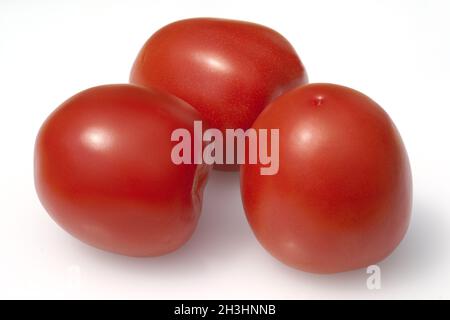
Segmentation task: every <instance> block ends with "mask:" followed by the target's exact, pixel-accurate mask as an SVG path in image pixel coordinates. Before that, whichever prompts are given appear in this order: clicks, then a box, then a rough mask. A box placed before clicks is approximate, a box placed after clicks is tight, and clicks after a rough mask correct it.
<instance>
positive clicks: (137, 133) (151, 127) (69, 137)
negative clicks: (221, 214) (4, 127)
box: [35, 85, 208, 256]
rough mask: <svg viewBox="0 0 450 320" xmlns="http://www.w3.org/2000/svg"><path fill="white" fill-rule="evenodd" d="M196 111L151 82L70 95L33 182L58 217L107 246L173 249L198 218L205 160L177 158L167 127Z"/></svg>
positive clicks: (43, 145)
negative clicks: (188, 161) (191, 161)
mask: <svg viewBox="0 0 450 320" xmlns="http://www.w3.org/2000/svg"><path fill="white" fill-rule="evenodd" d="M199 118H200V116H199V114H198V112H197V111H196V110H195V109H194V108H192V107H191V106H189V105H188V104H187V103H185V102H184V101H181V100H180V99H178V98H176V97H173V96H170V95H168V94H166V93H162V92H159V91H156V90H153V89H148V90H147V89H144V88H140V87H136V86H132V85H106V86H100V87H95V88H91V89H88V90H86V91H83V92H81V93H79V94H77V95H75V96H73V97H72V98H70V99H69V100H67V101H66V102H64V103H63V104H62V105H61V106H60V107H59V108H58V109H57V110H56V111H54V112H53V113H52V114H51V115H50V117H49V118H48V119H47V120H46V121H45V123H44V124H43V126H42V128H41V130H40V132H39V134H38V137H37V140H36V146H35V184H36V189H37V192H38V195H39V198H40V200H41V202H42V203H43V205H44V207H45V208H46V209H47V211H48V212H49V213H50V215H51V216H52V217H53V219H54V220H55V221H56V222H57V223H58V224H59V225H61V226H62V227H63V228H64V229H65V230H67V231H68V232H70V233H71V234H72V235H74V236H76V237H77V238H79V239H81V240H83V241H84V242H86V243H89V244H91V245H93V246H96V247H98V248H101V249H106V250H109V251H113V252H117V253H121V254H125V255H131V256H154V255H161V254H164V253H167V252H170V251H173V250H175V249H177V248H178V247H180V246H181V245H182V244H183V243H185V242H186V241H187V240H188V239H189V238H190V236H191V234H192V233H193V231H194V229H195V226H196V224H197V220H198V218H199V214H200V209H201V203H202V190H203V186H204V184H205V181H206V179H207V175H208V167H207V166H205V165H194V164H192V165H175V164H173V163H172V161H171V158H170V155H171V148H172V146H173V142H171V133H172V131H173V130H174V129H176V128H186V129H187V130H189V131H190V132H192V130H193V129H192V126H193V121H194V120H198V119H199Z"/></svg>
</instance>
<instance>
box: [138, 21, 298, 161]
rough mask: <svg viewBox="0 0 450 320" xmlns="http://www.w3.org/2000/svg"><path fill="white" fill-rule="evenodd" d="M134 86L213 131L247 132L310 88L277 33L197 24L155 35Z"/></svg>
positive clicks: (249, 26) (240, 25)
mask: <svg viewBox="0 0 450 320" xmlns="http://www.w3.org/2000/svg"><path fill="white" fill-rule="evenodd" d="M130 82H131V83H134V84H139V85H143V86H154V87H157V88H160V89H163V90H166V91H168V92H170V93H172V94H174V95H176V96H178V97H179V98H181V99H183V100H185V101H187V102H188V103H189V104H191V105H192V106H193V107H194V108H196V109H197V110H199V111H200V113H201V115H202V117H203V119H204V120H205V121H207V122H208V123H209V125H210V126H211V127H214V128H218V129H221V130H224V129H226V128H233V129H234V128H242V129H247V128H249V127H250V126H251V125H252V123H253V122H254V120H255V119H256V117H257V116H258V114H259V113H260V112H261V111H262V110H263V109H264V108H265V107H266V106H267V104H268V103H269V102H271V101H272V100H273V99H274V98H276V97H277V96H278V95H280V94H282V93H283V92H285V91H287V90H289V89H291V88H293V87H295V86H297V85H300V84H304V83H306V82H307V74H306V71H305V68H304V66H303V64H302V62H301V61H300V59H299V57H298V55H297V54H296V52H295V50H294V49H293V47H292V46H291V45H290V43H289V42H288V41H287V40H286V39H285V38H284V37H283V36H281V35H280V34H279V33H277V32H275V31H274V30H272V29H269V28H267V27H264V26H261V25H258V24H254V23H249V22H243V21H234V20H225V19H212V18H196V19H188V20H181V21H177V22H174V23H172V24H169V25H167V26H165V27H163V28H162V29H160V30H159V31H157V32H156V33H155V34H154V35H153V36H152V37H151V38H150V39H149V40H148V41H147V42H146V43H145V45H144V46H143V48H142V49H141V51H140V53H139V55H138V57H137V58H136V61H135V63H134V65H133V68H132V71H131V75H130ZM219 167H220V166H219ZM224 167H226V166H224ZM224 169H227V168H224Z"/></svg>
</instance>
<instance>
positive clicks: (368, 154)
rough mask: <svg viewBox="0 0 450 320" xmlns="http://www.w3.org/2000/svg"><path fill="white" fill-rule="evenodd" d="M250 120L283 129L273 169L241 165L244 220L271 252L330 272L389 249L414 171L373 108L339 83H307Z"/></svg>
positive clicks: (405, 216)
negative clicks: (265, 173) (272, 172)
mask: <svg viewBox="0 0 450 320" xmlns="http://www.w3.org/2000/svg"><path fill="white" fill-rule="evenodd" d="M253 127H254V128H256V129H258V128H279V130H280V138H279V139H280V154H279V157H280V158H279V159H280V161H279V172H278V174H276V175H272V176H263V175H260V170H259V169H260V167H261V165H243V166H242V168H241V170H242V171H241V188H242V189H241V191H242V197H243V202H244V208H245V211H246V214H247V218H248V221H249V223H250V225H251V227H252V229H253V231H254V233H255V234H256V237H257V238H258V240H259V241H260V242H261V244H262V245H263V246H264V247H265V248H266V249H267V250H268V251H269V252H270V253H271V254H272V255H273V256H275V257H276V258H278V259H279V260H281V261H282V262H284V263H286V264H288V265H290V266H293V267H295V268H299V269H302V270H305V271H309V272H317V273H334V272H341V271H347V270H351V269H356V268H361V267H365V266H368V265H371V264H374V263H376V262H378V261H380V260H382V259H383V258H384V257H386V256H387V255H389V254H390V253H391V252H392V251H393V250H394V249H395V247H396V246H397V245H398V244H399V242H400V241H401V239H402V238H403V236H404V234H405V232H406V230H407V227H408V224H409V219H410V212H411V198H412V186H411V171H410V166H409V161H408V156H407V153H406V150H405V148H404V146H403V143H402V140H401V137H400V135H399V133H398V132H397V130H396V128H395V126H394V124H393V123H392V121H391V120H390V118H389V116H388V115H387V114H386V113H385V112H384V111H383V109H382V108H381V107H380V106H379V105H377V104H376V103H375V102H374V101H372V100H371V99H370V98H368V97H367V96H365V95H363V94H362V93H360V92H358V91H355V90H352V89H349V88H346V87H342V86H338V85H332V84H310V85H306V86H303V87H300V88H297V89H294V90H292V91H290V92H288V93H286V94H285V95H283V96H281V97H279V98H278V99H277V100H276V101H274V102H273V103H272V104H271V105H269V106H268V107H267V108H266V109H265V110H264V111H263V112H262V113H261V115H260V116H259V117H258V119H257V120H256V122H255V123H254V125H253Z"/></svg>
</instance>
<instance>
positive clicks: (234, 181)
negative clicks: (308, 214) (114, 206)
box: [0, 0, 450, 299]
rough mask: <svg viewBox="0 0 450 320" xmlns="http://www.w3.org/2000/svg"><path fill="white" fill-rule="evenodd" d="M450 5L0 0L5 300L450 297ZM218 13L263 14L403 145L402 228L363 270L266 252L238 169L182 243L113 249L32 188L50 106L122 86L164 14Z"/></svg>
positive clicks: (217, 177) (217, 185)
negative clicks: (154, 251) (407, 200)
mask: <svg viewBox="0 0 450 320" xmlns="http://www.w3.org/2000/svg"><path fill="white" fill-rule="evenodd" d="M449 4H450V2H449V1H445V0H443V1H427V0H423V1H343V0H340V1H290V2H288V1H280V0H277V1H261V0H259V1H243V0H238V1H231V0H228V1H221V2H214V1H210V0H209V1H178V2H175V1H167V0H164V1H129V0H128V1H123V2H119V1H73V2H69V1H17V0H14V1H13V0H6V1H5V0H0V143H1V144H0V161H1V165H0V199H1V200H0V214H1V217H0V298H150V299H152V298H153V299H154V298H160V299H166V298H180V299H187V298H192V299H196V298H235V299H240V298H250V299H257V298H273V299H284V298H286V299H303V298H358V299H359V298H360V299H365V298H374V299H380V298H447V299H448V298H450V192H449V190H450V185H449V181H450V170H449V165H450V151H449V148H450V144H449V142H448V138H449V137H450V125H449V117H450V103H449V98H448V96H449V91H450V23H449V21H450V19H449V15H450V5H449ZM197 16H214V17H225V18H234V19H242V20H250V21H254V22H258V23H261V24H265V25H267V26H270V27H272V28H274V29H276V30H278V31H279V32H280V33H282V34H283V35H285V36H286V37H287V38H288V39H289V40H290V41H291V43H292V44H293V45H294V46H295V47H296V49H297V50H298V53H299V54H300V56H301V58H302V60H303V62H304V64H305V66H306V68H307V70H308V73H309V76H310V80H311V82H334V83H338V84H343V85H346V86H350V87H353V88H355V89H358V90H360V91H362V92H364V93H366V94H367V95H369V96H371V97H372V98H373V99H375V100H376V101H377V102H378V103H379V104H380V105H382V106H383V107H384V108H385V110H386V111H387V112H388V113H389V114H390V115H391V117H392V119H393V120H394V121H395V123H396V124H397V126H398V128H399V130H400V132H401V134H402V136H403V139H404V142H405V144H406V146H407V149H408V151H409V156H410V159H411V164H412V169H413V176H414V208H413V217H412V222H411V226H410V229H409V232H408V234H407V236H406V238H405V239H404V241H403V242H402V244H401V245H400V246H399V247H398V248H397V250H396V251H395V252H394V254H392V255H391V256H390V257H389V258H388V259H386V260H385V261H383V262H382V263H380V267H381V275H382V288H381V290H375V291H374V290H372V291H371V290H368V289H367V288H366V278H367V274H366V272H365V270H357V271H353V272H348V273H343V274H336V275H326V276H324V275H313V274H307V273H304V272H301V271H297V270H294V269H290V268H288V267H285V266H284V265H282V264H281V263H279V262H277V261H276V260H274V259H273V258H272V257H271V256H269V255H268V254H267V253H266V252H265V251H264V250H263V249H262V247H261V246H260V245H259V244H258V243H257V241H256V240H255V238H254V236H253V235H252V233H251V231H250V228H249V227H248V225H247V223H246V221H245V217H244V213H243V210H242V205H241V201H240V193H239V182H238V176H237V175H236V174H228V173H218V172H214V173H213V174H212V176H211V179H210V182H209V184H208V186H207V190H206V193H205V197H204V199H205V202H204V210H203V214H202V217H201V221H200V224H199V226H198V229H197V231H196V233H195V234H194V236H193V238H192V240H191V241H189V242H188V244H187V245H186V246H184V247H183V248H182V249H180V250H179V251H177V252H175V253H173V254H170V255H168V256H164V257H159V258H148V259H137V258H127V257H121V256H117V255H113V254H109V253H106V252H102V251H99V250H97V249H93V248H91V247H88V246H86V245H84V244H82V243H80V242H79V241H77V240H76V239H73V238H72V237H71V236H69V235H68V234H66V233H65V232H64V231H63V230H62V229H60V228H59V227H58V226H57V225H56V224H55V223H54V222H53V221H52V220H51V219H50V218H49V216H48V215H47V214H46V212H45V211H44V209H43V208H42V207H41V205H40V203H39V201H38V199H37V196H36V194H35V191H34V185H33V166H32V164H33V144H34V139H35V136H36V133H37V131H38V129H39V127H40V125H41V123H42V122H43V120H44V119H45V118H46V117H47V115H48V114H49V113H50V112H51V111H52V110H53V109H54V108H55V107H57V106H58V105H59V104H60V103H61V102H63V101H64V100H65V99H67V98H68V97H70V96H71V95H73V94H75V93H76V92H78V91H80V90H82V89H85V88H87V87H90V86H94V85H99V84H104V83H118V82H126V81H127V80H128V73H129V70H130V67H131V65H132V62H133V60H134V58H135V56H136V55H137V52H138V50H139V49H140V47H141V46H142V45H143V43H144V41H145V40H146V39H147V38H148V37H149V36H150V35H151V34H152V33H153V32H154V31H156V30H157V29H158V28H160V27H162V26H163V25H165V24H167V23H169V22H172V21H174V20H178V19H181V18H187V17H197Z"/></svg>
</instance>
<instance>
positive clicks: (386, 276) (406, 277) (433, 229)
mask: <svg viewBox="0 0 450 320" xmlns="http://www.w3.org/2000/svg"><path fill="white" fill-rule="evenodd" d="M436 212H437V211H435V210H433V209H432V208H430V207H429V206H428V205H427V204H426V203H425V202H423V201H420V200H418V201H415V203H414V206H413V213H412V218H411V223H410V227H409V230H408V232H407V234H406V236H405V238H404V239H403V241H402V242H401V243H400V245H399V246H398V247H397V248H396V250H395V251H394V252H393V253H392V254H391V255H390V256H389V257H387V258H386V259H384V260H383V261H381V262H380V263H378V266H379V267H380V271H381V289H379V290H369V289H368V288H367V279H368V278H369V277H370V276H371V274H368V273H367V271H366V269H365V268H364V269H359V270H354V271H350V272H343V273H338V274H331V275H317V274H309V273H305V272H301V271H298V270H294V269H291V268H288V267H285V266H281V265H277V266H275V265H274V266H273V267H274V268H277V269H284V270H278V272H285V273H286V276H287V277H289V278H290V279H291V281H296V282H297V283H299V285H300V286H302V287H304V288H305V289H307V290H309V291H311V292H313V295H312V296H313V297H314V298H317V297H318V296H320V294H321V293H326V296H327V297H329V296H334V297H336V298H345V297H346V295H347V294H348V297H354V296H355V294H358V293H360V297H361V298H377V297H380V298H381V297H383V298H385V297H392V298H395V297H397V292H403V293H404V292H410V294H411V295H414V294H416V293H417V292H414V287H415V286H418V287H419V283H421V282H427V283H426V285H428V286H430V285H433V284H432V283H430V274H433V273H436V271H437V269H438V268H437V267H438V266H439V264H440V263H442V258H443V256H444V255H446V254H447V253H448V252H449V244H447V243H446V242H445V239H444V237H443V235H445V234H446V233H448V232H450V230H448V227H447V226H446V225H445V224H443V223H440V221H438V217H439V215H437V214H436ZM442 276H443V275H438V274H437V275H436V283H435V285H439V278H443V277H442ZM420 287H423V286H422V285H421V286H420ZM407 289H409V290H407ZM378 294H382V296H381V295H378Z"/></svg>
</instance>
